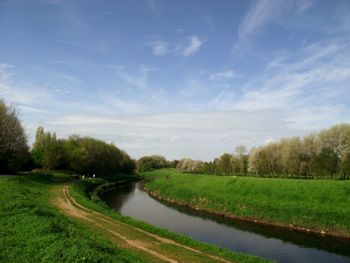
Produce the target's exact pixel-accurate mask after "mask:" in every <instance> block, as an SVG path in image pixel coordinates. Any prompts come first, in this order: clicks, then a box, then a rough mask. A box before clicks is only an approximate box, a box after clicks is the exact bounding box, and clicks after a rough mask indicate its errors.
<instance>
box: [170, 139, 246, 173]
mask: <svg viewBox="0 0 350 263" xmlns="http://www.w3.org/2000/svg"><path fill="white" fill-rule="evenodd" d="M176 168H177V169H178V170H180V171H182V172H188V173H205V174H215V175H246V174H247V172H248V155H247V154H246V148H245V147H244V146H243V145H240V146H238V147H236V153H235V154H229V153H224V154H223V155H221V156H220V157H218V158H215V159H214V161H212V162H202V161H199V160H196V161H195V160H192V159H189V158H185V159H182V160H180V161H179V162H178V164H177V166H176Z"/></svg>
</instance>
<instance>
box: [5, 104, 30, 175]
mask: <svg viewBox="0 0 350 263" xmlns="http://www.w3.org/2000/svg"><path fill="white" fill-rule="evenodd" d="M27 158H28V146H27V139H26V136H25V133H24V129H23V127H22V125H21V123H20V121H19V119H18V117H17V112H16V110H15V109H14V108H12V107H8V106H7V105H6V104H5V102H4V101H3V100H0V173H7V172H15V171H17V170H18V169H19V168H20V167H21V165H22V164H23V162H24V161H25V160H26V159H27Z"/></svg>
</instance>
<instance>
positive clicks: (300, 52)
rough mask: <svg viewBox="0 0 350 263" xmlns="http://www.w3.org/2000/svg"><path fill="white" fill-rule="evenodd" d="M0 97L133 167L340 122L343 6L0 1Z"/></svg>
mask: <svg viewBox="0 0 350 263" xmlns="http://www.w3.org/2000/svg"><path fill="white" fill-rule="evenodd" d="M0 98H3V99H4V100H5V101H6V103H8V104H12V105H14V106H15V107H16V108H17V109H18V111H19V118H20V119H21V121H22V122H23V125H24V127H25V130H26V133H27V135H28V140H29V143H32V142H33V139H34V136H35V132H36V129H37V127H38V126H43V127H44V128H45V129H46V130H49V131H55V132H56V133H57V135H58V136H59V137H64V138H66V137H68V136H69V135H71V134H80V135H81V136H90V137H94V138H98V139H102V140H105V141H107V142H109V143H111V142H113V143H114V144H115V145H116V146H118V147H119V148H121V149H123V150H125V151H127V152H128V153H129V154H130V155H131V156H132V157H133V158H139V157H141V156H144V155H149V154H160V155H163V156H165V157H166V158H168V159H179V158H183V157H189V158H193V159H201V160H212V159H213V158H215V157H217V156H219V155H221V154H222V153H224V152H228V153H233V152H234V151H235V147H236V146H238V145H241V144H243V145H245V146H246V147H247V148H248V149H251V148H252V147H254V146H259V145H263V144H266V143H268V142H271V141H274V140H278V139H279V138H282V137H291V136H303V135H306V134H308V133H311V132H316V131H318V130H320V129H324V128H328V127H330V126H332V125H335V124H338V123H349V122H350V1H348V0H337V1H329V0H259V1H256V0H253V1H246V0H241V1H238V0H237V1H231V0H228V1H225V0H220V1H215V0H211V1H208V0H207V1H206V0H198V1H190V0H189V1H185V0H179V1H170V0H144V1H143V0H128V1H107V0H106V1H104V0H21V1H19V0H0Z"/></svg>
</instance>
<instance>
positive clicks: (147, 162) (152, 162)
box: [136, 155, 169, 173]
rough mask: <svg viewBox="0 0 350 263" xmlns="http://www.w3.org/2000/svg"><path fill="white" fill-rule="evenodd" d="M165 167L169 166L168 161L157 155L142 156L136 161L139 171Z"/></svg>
mask: <svg viewBox="0 0 350 263" xmlns="http://www.w3.org/2000/svg"><path fill="white" fill-rule="evenodd" d="M166 167H169V163H168V161H167V160H165V158H164V157H163V156H159V155H151V156H144V157H142V158H140V159H138V160H137V162H136V168H137V171H138V172H141V173H142V172H146V171H152V170H154V169H161V168H166Z"/></svg>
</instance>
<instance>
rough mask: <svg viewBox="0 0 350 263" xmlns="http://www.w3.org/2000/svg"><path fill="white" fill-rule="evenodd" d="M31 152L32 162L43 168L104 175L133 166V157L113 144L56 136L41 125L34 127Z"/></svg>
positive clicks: (114, 174) (126, 171)
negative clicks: (35, 129) (35, 128)
mask: <svg viewBox="0 0 350 263" xmlns="http://www.w3.org/2000/svg"><path fill="white" fill-rule="evenodd" d="M31 156H32V159H33V161H34V163H35V165H36V166H39V167H42V168H44V169H48V170H69V171H74V172H77V173H79V174H85V175H90V176H91V175H93V174H96V176H99V177H104V178H107V179H113V178H114V177H117V176H118V174H131V173H133V172H134V170H135V161H134V160H132V159H131V158H130V157H129V155H127V154H126V153H125V152H124V151H122V150H120V149H118V148H117V147H116V146H114V145H113V144H107V143H105V142H103V141H100V140H97V139H93V138H90V137H80V136H78V135H72V136H70V137H69V138H68V139H58V138H57V137H56V134H55V133H51V132H45V131H44V129H43V128H42V127H39V128H38V129H37V132H36V137H35V142H34V144H33V148H32V151H31Z"/></svg>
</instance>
